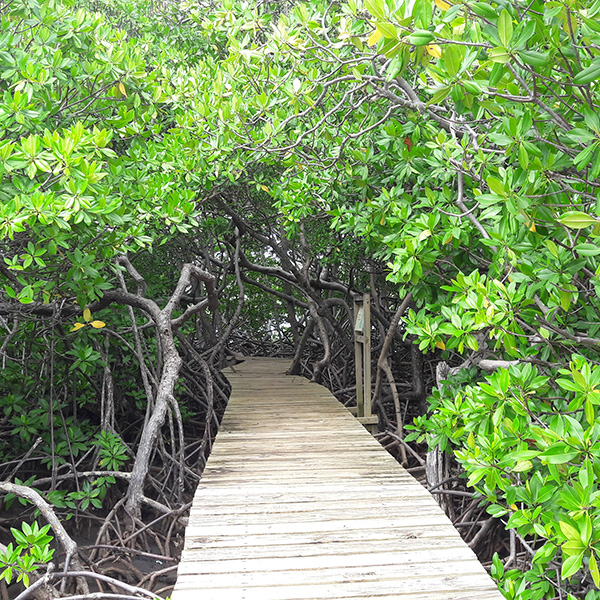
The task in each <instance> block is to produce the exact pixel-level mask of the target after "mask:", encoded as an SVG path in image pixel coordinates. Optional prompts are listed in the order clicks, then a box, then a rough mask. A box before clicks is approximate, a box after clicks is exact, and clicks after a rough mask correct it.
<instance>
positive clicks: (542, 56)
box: [518, 50, 550, 67]
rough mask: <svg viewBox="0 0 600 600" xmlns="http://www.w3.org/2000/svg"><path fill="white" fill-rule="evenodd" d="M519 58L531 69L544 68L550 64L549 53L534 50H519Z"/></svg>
mask: <svg viewBox="0 0 600 600" xmlns="http://www.w3.org/2000/svg"><path fill="white" fill-rule="evenodd" d="M518 56H519V58H520V59H521V60H522V61H523V62H524V63H525V64H528V65H531V66H532V67H545V66H546V65H547V64H548V63H549V62H550V53H549V52H537V51H534V50H520V51H519V53H518Z"/></svg>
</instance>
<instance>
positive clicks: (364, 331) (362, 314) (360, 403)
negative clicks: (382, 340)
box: [354, 294, 378, 431]
mask: <svg viewBox="0 0 600 600" xmlns="http://www.w3.org/2000/svg"><path fill="white" fill-rule="evenodd" d="M354 361H355V369H356V416H357V418H358V420H359V421H360V422H361V423H362V424H363V425H365V426H366V427H367V428H368V429H369V430H371V431H372V430H374V429H375V428H376V427H375V426H376V425H377V422H378V418H377V416H375V415H373V414H372V412H371V408H372V405H371V296H370V295H369V294H363V297H362V298H359V297H356V298H354Z"/></svg>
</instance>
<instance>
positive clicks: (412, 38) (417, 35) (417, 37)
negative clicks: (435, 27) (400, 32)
mask: <svg viewBox="0 0 600 600" xmlns="http://www.w3.org/2000/svg"><path fill="white" fill-rule="evenodd" d="M406 39H407V40H408V41H409V42H410V43H411V44H413V45H414V46H426V45H427V44H430V43H431V42H433V40H435V34H434V33H432V32H431V31H426V30H425V29H415V31H414V32H413V33H411V34H410V35H409V36H408V37H407V38H406Z"/></svg>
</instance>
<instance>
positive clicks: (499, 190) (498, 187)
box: [486, 176, 506, 196]
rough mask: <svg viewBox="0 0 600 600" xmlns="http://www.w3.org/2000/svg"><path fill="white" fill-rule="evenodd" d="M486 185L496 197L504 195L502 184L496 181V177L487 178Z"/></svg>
mask: <svg viewBox="0 0 600 600" xmlns="http://www.w3.org/2000/svg"><path fill="white" fill-rule="evenodd" d="M486 183H487V184H488V187H489V188H490V190H491V191H492V192H493V193H494V194H497V195H498V196H504V195H505V193H506V192H505V190H504V184H503V183H502V182H501V181H500V180H499V179H496V177H491V176H490V177H488V178H487V179H486Z"/></svg>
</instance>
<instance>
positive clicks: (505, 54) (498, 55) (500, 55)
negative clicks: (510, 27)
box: [489, 46, 510, 83]
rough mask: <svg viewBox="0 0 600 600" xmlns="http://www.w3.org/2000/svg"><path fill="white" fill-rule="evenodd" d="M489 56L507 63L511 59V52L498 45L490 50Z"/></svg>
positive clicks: (493, 59)
mask: <svg viewBox="0 0 600 600" xmlns="http://www.w3.org/2000/svg"><path fill="white" fill-rule="evenodd" d="M489 57H490V60H491V61H492V62H495V63H500V64H506V63H507V62H508V61H509V60H510V52H509V51H508V50H507V49H506V48H504V47H502V46H497V47H496V48H492V49H491V50H490V51H489ZM490 83H491V81H490Z"/></svg>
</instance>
